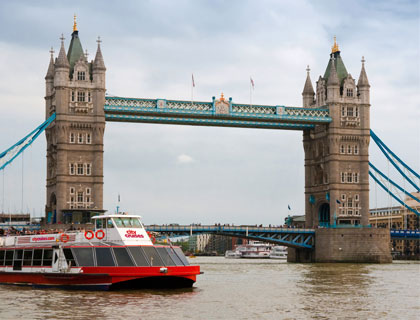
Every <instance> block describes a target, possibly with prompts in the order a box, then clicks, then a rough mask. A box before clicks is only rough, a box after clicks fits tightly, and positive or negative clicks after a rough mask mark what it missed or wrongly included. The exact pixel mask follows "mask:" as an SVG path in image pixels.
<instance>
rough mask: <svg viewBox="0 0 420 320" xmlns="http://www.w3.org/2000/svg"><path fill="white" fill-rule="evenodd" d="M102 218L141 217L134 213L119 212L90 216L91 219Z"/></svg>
mask: <svg viewBox="0 0 420 320" xmlns="http://www.w3.org/2000/svg"><path fill="white" fill-rule="evenodd" d="M103 218H141V216H139V215H136V214H124V213H119V214H106V215H101V216H94V217H92V219H103Z"/></svg>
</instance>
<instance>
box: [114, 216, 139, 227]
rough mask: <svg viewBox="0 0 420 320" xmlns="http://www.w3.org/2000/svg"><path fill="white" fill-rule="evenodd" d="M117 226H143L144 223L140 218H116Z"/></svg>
mask: <svg viewBox="0 0 420 320" xmlns="http://www.w3.org/2000/svg"><path fill="white" fill-rule="evenodd" d="M114 221H115V224H116V226H117V228H141V227H142V225H141V223H140V220H139V219H138V218H129V217H127V218H125V217H124V218H114Z"/></svg>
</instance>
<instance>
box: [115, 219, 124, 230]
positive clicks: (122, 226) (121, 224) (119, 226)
mask: <svg viewBox="0 0 420 320" xmlns="http://www.w3.org/2000/svg"><path fill="white" fill-rule="evenodd" d="M114 222H115V225H116V226H117V228H124V225H123V222H122V220H121V218H114Z"/></svg>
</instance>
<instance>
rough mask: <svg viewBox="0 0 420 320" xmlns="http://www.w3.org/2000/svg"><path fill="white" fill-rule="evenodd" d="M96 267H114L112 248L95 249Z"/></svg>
mask: <svg viewBox="0 0 420 320" xmlns="http://www.w3.org/2000/svg"><path fill="white" fill-rule="evenodd" d="M95 251H96V265H97V266H98V267H99V266H101V267H114V266H115V262H114V259H113V258H112V253H111V248H95Z"/></svg>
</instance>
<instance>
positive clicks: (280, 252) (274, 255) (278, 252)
mask: <svg viewBox="0 0 420 320" xmlns="http://www.w3.org/2000/svg"><path fill="white" fill-rule="evenodd" d="M270 259H284V260H286V259H287V247H283V246H275V247H273V248H272V249H271V251H270Z"/></svg>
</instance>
